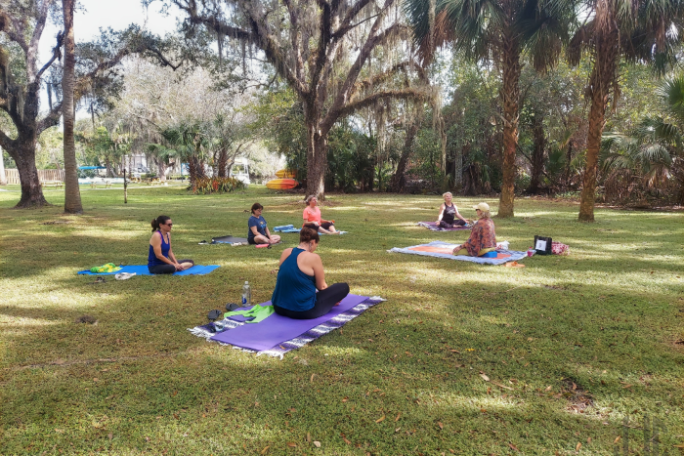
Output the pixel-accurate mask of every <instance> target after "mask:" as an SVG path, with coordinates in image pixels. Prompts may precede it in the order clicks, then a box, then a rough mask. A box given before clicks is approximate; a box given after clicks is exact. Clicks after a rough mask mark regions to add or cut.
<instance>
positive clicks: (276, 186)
mask: <svg viewBox="0 0 684 456" xmlns="http://www.w3.org/2000/svg"><path fill="white" fill-rule="evenodd" d="M298 185H299V182H297V181H296V180H294V179H273V180H271V181H268V182H266V188H268V189H271V190H290V189H293V188H295V187H297V186H298Z"/></svg>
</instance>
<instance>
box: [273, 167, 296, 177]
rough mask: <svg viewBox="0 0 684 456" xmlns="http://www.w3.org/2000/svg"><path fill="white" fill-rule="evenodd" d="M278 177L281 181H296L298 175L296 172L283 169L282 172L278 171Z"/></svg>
mask: <svg viewBox="0 0 684 456" xmlns="http://www.w3.org/2000/svg"><path fill="white" fill-rule="evenodd" d="M276 177H279V178H281V179H294V178H295V177H297V173H295V172H294V171H288V170H286V169H281V170H280V171H276Z"/></svg>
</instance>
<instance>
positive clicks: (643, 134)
mask: <svg viewBox="0 0 684 456" xmlns="http://www.w3.org/2000/svg"><path fill="white" fill-rule="evenodd" d="M659 95H660V96H661V97H662V98H663V100H664V102H665V110H666V112H665V117H661V116H656V117H645V118H643V119H642V120H641V121H640V122H639V124H638V125H637V126H636V128H635V129H634V130H633V131H632V132H630V133H629V134H626V135H624V134H610V135H605V139H604V141H603V148H602V151H603V152H604V154H603V156H602V157H601V164H602V167H601V168H602V169H603V173H604V174H605V175H606V184H605V185H606V193H609V190H614V189H618V187H624V188H619V189H618V190H620V191H621V192H623V193H624V192H629V191H630V190H631V188H632V187H639V188H644V187H645V188H654V187H658V186H659V185H662V184H667V183H668V182H669V181H670V178H671V177H672V176H674V178H675V179H676V180H677V182H678V184H679V191H678V193H677V196H676V202H677V203H678V204H680V205H681V204H684V75H680V76H678V77H676V78H673V79H671V80H669V81H667V82H665V83H664V84H663V86H662V87H661V88H660V90H659ZM627 183H630V184H634V185H625V184H627ZM612 193H616V192H614V191H613V192H612Z"/></svg>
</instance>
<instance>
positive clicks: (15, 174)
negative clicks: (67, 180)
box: [5, 169, 64, 184]
mask: <svg viewBox="0 0 684 456" xmlns="http://www.w3.org/2000/svg"><path fill="white" fill-rule="evenodd" d="M5 175H6V176H7V183H8V184H20V181H19V170H16V169H6V170H5ZM38 179H40V182H42V183H45V182H64V170H60V169H39V170H38Z"/></svg>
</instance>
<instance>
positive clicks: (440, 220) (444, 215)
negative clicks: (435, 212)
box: [437, 192, 468, 228]
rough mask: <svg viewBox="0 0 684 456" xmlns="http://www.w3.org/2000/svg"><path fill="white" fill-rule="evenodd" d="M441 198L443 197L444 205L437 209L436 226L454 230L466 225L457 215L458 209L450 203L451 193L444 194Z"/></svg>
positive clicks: (459, 215)
mask: <svg viewBox="0 0 684 456" xmlns="http://www.w3.org/2000/svg"><path fill="white" fill-rule="evenodd" d="M442 196H443V197H444V204H442V206H441V207H440V208H439V217H437V225H438V226H439V227H440V228H454V227H457V226H465V225H467V224H468V222H467V221H466V219H464V218H463V217H462V216H461V214H459V213H458V208H457V207H456V205H455V204H454V203H453V202H452V201H451V200H452V199H453V195H452V194H451V192H446V193H445V194H443V195H442Z"/></svg>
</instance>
